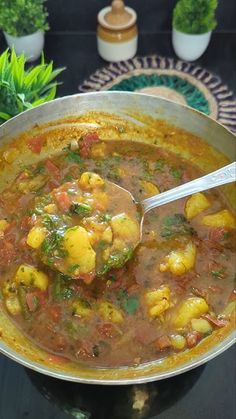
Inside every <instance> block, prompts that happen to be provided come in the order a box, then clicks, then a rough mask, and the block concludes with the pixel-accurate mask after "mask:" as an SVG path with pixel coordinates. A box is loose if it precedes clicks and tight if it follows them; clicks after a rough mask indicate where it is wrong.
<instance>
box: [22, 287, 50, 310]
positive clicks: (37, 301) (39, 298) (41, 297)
mask: <svg viewBox="0 0 236 419" xmlns="http://www.w3.org/2000/svg"><path fill="white" fill-rule="evenodd" d="M46 296H47V293H46V292H44V291H39V290H37V291H32V292H27V294H26V296H25V299H26V303H27V306H28V308H29V311H32V312H34V311H36V310H37V308H38V307H40V306H42V305H44V304H45V301H46Z"/></svg>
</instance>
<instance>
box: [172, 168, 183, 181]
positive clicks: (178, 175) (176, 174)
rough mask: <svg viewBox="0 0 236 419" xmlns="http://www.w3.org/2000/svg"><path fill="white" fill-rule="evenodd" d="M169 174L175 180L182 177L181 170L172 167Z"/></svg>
mask: <svg viewBox="0 0 236 419" xmlns="http://www.w3.org/2000/svg"><path fill="white" fill-rule="evenodd" d="M170 173H171V175H172V176H173V177H174V178H175V179H180V178H181V177H182V174H183V172H182V170H181V169H177V168H176V167H172V168H171V169H170Z"/></svg>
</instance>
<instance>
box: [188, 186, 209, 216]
mask: <svg viewBox="0 0 236 419" xmlns="http://www.w3.org/2000/svg"><path fill="white" fill-rule="evenodd" d="M210 205H211V204H210V201H209V200H208V199H207V197H206V196H205V195H204V194H203V193H201V192H198V193H196V194H194V195H192V196H191V198H189V199H188V200H187V202H186V205H185V215H186V218H187V219H188V220H191V219H192V218H194V217H196V215H198V214H200V213H201V212H202V211H204V210H205V209H207V208H209V207H210Z"/></svg>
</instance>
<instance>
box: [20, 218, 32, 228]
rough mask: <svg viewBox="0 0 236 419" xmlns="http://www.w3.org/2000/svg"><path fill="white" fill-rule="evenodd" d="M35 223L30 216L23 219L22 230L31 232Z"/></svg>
mask: <svg viewBox="0 0 236 419" xmlns="http://www.w3.org/2000/svg"><path fill="white" fill-rule="evenodd" d="M32 225H33V222H32V218H31V217H29V216H25V217H23V218H22V220H21V225H20V226H21V229H22V230H26V231H27V230H30V228H31V227H32Z"/></svg>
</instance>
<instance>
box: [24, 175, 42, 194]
mask: <svg viewBox="0 0 236 419" xmlns="http://www.w3.org/2000/svg"><path fill="white" fill-rule="evenodd" d="M46 182H47V177H46V176H44V175H38V176H35V177H34V178H32V179H29V180H25V181H24V182H20V183H18V185H17V187H18V189H19V191H20V192H23V193H25V194H27V193H29V192H31V191H37V190H38V189H40V188H42V187H43V186H44V185H45V183H46Z"/></svg>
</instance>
